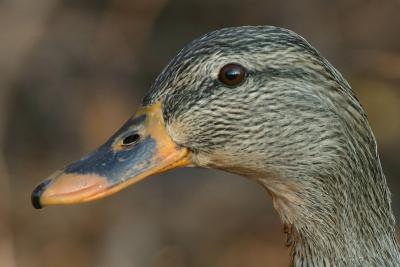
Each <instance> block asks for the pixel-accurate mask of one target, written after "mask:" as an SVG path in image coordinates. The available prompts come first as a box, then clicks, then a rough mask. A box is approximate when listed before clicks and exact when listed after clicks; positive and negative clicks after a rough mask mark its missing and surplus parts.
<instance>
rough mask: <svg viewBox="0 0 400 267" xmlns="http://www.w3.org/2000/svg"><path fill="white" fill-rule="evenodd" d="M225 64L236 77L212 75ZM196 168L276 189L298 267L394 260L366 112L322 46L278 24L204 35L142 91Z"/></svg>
mask: <svg viewBox="0 0 400 267" xmlns="http://www.w3.org/2000/svg"><path fill="white" fill-rule="evenodd" d="M228 63H238V64H240V65H242V66H243V67H245V68H246V69H247V76H246V79H245V81H244V83H243V84H241V85H240V86H238V87H235V88H232V87H227V86H225V85H224V84H222V83H221V82H220V81H219V80H218V73H219V70H220V69H221V68H222V67H223V66H224V65H226V64H228ZM156 101H162V111H163V118H164V121H165V124H166V128H167V132H168V134H169V135H170V137H171V138H172V140H173V141H174V142H176V143H177V144H179V145H180V146H182V147H187V148H189V149H190V151H191V152H192V153H193V160H194V164H195V165H196V166H200V167H206V168H218V169H222V170H226V171H229V172H233V173H237V174H240V175H243V176H246V177H248V178H250V179H253V180H256V181H257V182H259V183H260V184H262V185H263V186H265V187H266V189H267V190H268V191H269V192H270V193H271V195H272V199H273V203H274V206H275V208H276V210H277V211H278V213H279V215H280V216H281V219H282V221H283V223H284V224H285V225H286V229H287V233H288V245H290V246H291V248H292V258H293V266H400V255H399V249H398V245H397V242H396V238H395V220H394V216H393V213H392V209H391V201H390V192H389V189H388V187H387V184H386V180H385V176H384V174H383V172H382V168H381V165H380V161H379V156H378V152H377V146H376V142H375V138H374V136H373V133H372V131H371V129H370V126H369V124H368V120H367V117H366V115H365V112H364V110H363V108H362V107H361V105H360V104H359V102H358V101H357V99H356V98H355V96H354V95H353V93H352V90H351V88H350V86H349V84H348V83H347V82H346V81H345V79H344V78H343V77H342V76H341V74H340V73H339V72H338V71H337V70H336V69H335V68H334V67H333V66H332V65H331V64H330V63H329V62H328V61H327V60H325V59H324V58H323V57H322V56H321V55H320V54H319V53H318V51H317V50H315V49H314V48H313V47H312V46H311V45H309V44H308V43H307V41H305V40H304V39H303V38H302V37H300V36H299V35H297V34H295V33H293V32H291V31H289V30H285V29H282V28H277V27H266V26H256V27H252V26H248V27H237V28H226V29H222V30H218V31H214V32H211V33H209V34H206V35H204V36H203V37H201V38H199V39H197V40H194V41H193V42H192V43H190V44H189V45H188V46H186V47H185V48H183V49H182V50H181V51H180V52H179V54H178V55H177V56H176V57H175V58H174V59H173V60H172V61H171V62H170V63H169V64H168V66H167V67H166V68H165V69H164V70H163V72H162V73H161V74H160V76H159V77H158V78H157V80H156V81H155V83H154V84H153V86H152V88H151V91H150V92H149V94H148V95H147V96H146V97H145V98H144V101H143V105H145V106H146V105H150V104H152V103H154V102H156Z"/></svg>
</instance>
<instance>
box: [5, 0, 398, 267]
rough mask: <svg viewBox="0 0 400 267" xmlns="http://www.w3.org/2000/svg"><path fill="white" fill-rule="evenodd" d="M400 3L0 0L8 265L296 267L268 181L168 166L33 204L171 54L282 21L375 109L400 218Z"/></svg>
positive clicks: (115, 121) (112, 126) (110, 126)
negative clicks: (96, 195) (90, 195)
mask: <svg viewBox="0 0 400 267" xmlns="http://www.w3.org/2000/svg"><path fill="white" fill-rule="evenodd" d="M399 13H400V1H398V0H392V1H390V0H385V1H373V0H341V1H328V0H305V1H296V0H292V1H280V0H258V1H257V0H249V1H239V0H219V1H215V0H190V1H189V0H98V1H94V0H91V1H89V0H86V1H71V0H36V1H29V0H3V1H0V33H1V42H0V266H2V267H15V266H23V267H25V266H28V267H36V266H41V267H54V266H57V267H64V266H75V267H81V266H99V267H106V266H122V267H125V266H134V267H136V266H138V267H147V266H149V267H156V266H157V267H158V266H162V267H169V266H171V267H172V266H174V267H181V266H182V267H188V266H190V267H192V266H194V267H205V266H216V267H222V266H224V267H236V266H237V267H239V266H249V267H258V266H260V267H261V266H287V264H288V262H289V260H288V259H289V257H288V250H287V249H286V248H285V246H284V244H285V236H284V234H283V230H282V226H281V223H280V221H279V220H278V216H277V214H276V213H275V212H274V210H273V208H272V206H271V200H270V199H269V196H268V195H267V194H266V192H265V191H264V189H262V188H261V187H260V186H259V185H257V184H255V183H253V182H251V181H248V180H246V179H244V178H241V177H237V176H233V175H229V174H227V173H223V172H218V171H211V170H198V169H185V170H176V171H171V172H169V173H166V174H163V175H157V176H155V177H152V178H150V179H147V180H145V181H143V182H141V183H140V184H138V185H136V186H134V187H130V188H128V189H127V190H124V191H123V192H121V193H119V194H116V195H114V196H112V197H109V198H106V199H104V200H101V201H98V202H95V203H89V204H84V205H79V206H65V207H50V208H46V209H43V210H34V209H33V208H32V206H31V204H30V193H31V191H32V189H33V188H34V186H35V185H36V184H37V183H38V182H39V181H41V180H42V179H44V178H45V177H46V176H47V175H48V174H50V173H51V172H53V171H54V170H56V169H59V168H60V167H62V166H63V165H65V164H66V163H68V162H70V161H72V160H75V159H77V158H79V157H80V156H82V155H83V154H85V153H87V152H89V151H91V150H92V149H94V148H96V147H97V146H98V145H100V144H101V143H102V142H103V141H105V140H106V139H107V138H108V137H109V136H110V135H111V134H112V133H113V132H114V131H115V130H116V129H117V128H119V126H120V125H121V124H122V123H123V122H124V121H125V120H127V118H128V117H130V116H131V115H132V114H133V112H134V111H135V110H136V108H137V107H138V105H139V103H140V101H141V98H142V97H143V96H144V93H145V92H146V91H147V89H148V88H149V86H150V85H151V83H152V82H153V80H154V79H155V77H156V76H157V75H158V73H159V72H160V71H161V69H162V68H163V67H164V66H165V65H166V64H167V63H168V61H169V60H170V59H171V58H172V57H173V56H174V55H175V54H176V53H177V51H178V50H179V49H180V48H182V47H183V46H184V45H185V44H186V43H188V42H189V41H191V40H192V39H193V38H196V37H198V36H200V35H202V34H204V33H206V32H209V31H211V30H214V29H217V28H221V27H225V26H234V25H249V24H252V25H257V24H270V25H276V26H282V27H286V28H290V29H292V30H294V31H296V32H298V33H299V34H301V35H303V36H304V37H305V38H306V39H308V40H309V42H311V44H313V45H314V46H315V47H317V48H318V49H319V50H320V51H321V53H322V54H323V55H324V56H325V57H326V58H327V59H328V60H329V61H331V62H332V63H333V65H334V66H336V67H337V68H338V69H339V70H340V71H341V72H342V73H343V75H344V76H345V77H346V78H347V79H348V81H349V82H350V84H351V85H352V86H353V88H354V91H355V92H356V94H357V96H358V97H359V99H360V100H361V102H362V104H363V106H364V107H365V109H366V110H367V113H368V116H369V119H370V122H371V125H372V128H373V130H374V132H375V134H376V137H377V140H378V144H379V150H380V155H381V160H382V163H383V167H384V170H385V173H386V176H387V178H388V181H389V184H390V186H391V189H392V193H393V206H394V210H395V213H396V215H397V218H399V219H400V202H399V201H400V187H399V185H400V184H399V183H400V182H399V176H400V157H399V151H400V142H399V138H400V16H399Z"/></svg>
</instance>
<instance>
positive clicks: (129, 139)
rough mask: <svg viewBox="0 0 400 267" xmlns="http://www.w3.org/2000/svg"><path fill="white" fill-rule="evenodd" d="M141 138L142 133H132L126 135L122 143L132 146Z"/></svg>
mask: <svg viewBox="0 0 400 267" xmlns="http://www.w3.org/2000/svg"><path fill="white" fill-rule="evenodd" d="M139 140H140V135H138V134H131V135H128V136H127V137H125V138H124V139H123V140H122V145H123V146H131V145H134V144H136V143H137V142H139Z"/></svg>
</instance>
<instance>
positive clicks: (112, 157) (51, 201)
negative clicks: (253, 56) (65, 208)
mask: <svg viewBox="0 0 400 267" xmlns="http://www.w3.org/2000/svg"><path fill="white" fill-rule="evenodd" d="M190 164H191V155H190V152H189V150H188V149H187V148H184V147H179V146H178V145H176V144H175V143H174V141H173V140H172V139H171V138H170V137H169V135H168V133H167V132H166V129H165V125H164V121H163V118H162V112H161V103H159V102H158V103H156V104H153V105H152V106H149V107H142V108H140V109H139V110H138V112H137V113H136V114H135V116H134V117H133V118H131V119H130V120H128V121H127V122H126V123H125V124H124V125H123V126H122V128H121V129H120V130H118V131H117V132H116V133H115V134H114V135H113V136H112V137H111V138H110V139H109V140H108V141H107V142H106V143H105V144H103V145H102V146H100V147H99V148H98V149H97V150H95V151H94V152H92V153H91V154H89V155H87V156H85V157H83V158H81V159H80V160H78V161H76V162H74V163H72V164H70V165H68V166H67V167H65V168H64V169H62V170H60V171H57V172H55V173H54V174H53V175H51V176H50V177H49V178H47V179H46V180H45V181H43V182H42V183H41V184H40V185H38V186H37V187H36V189H35V190H34V191H33V193H32V204H33V206H34V207H35V208H37V209H40V208H42V207H43V206H47V205H59V204H75V203H81V202H87V201H92V200H96V199H99V198H103V197H106V196H108V195H111V194H113V193H115V192H118V191H120V190H122V189H124V188H125V187H127V186H129V185H132V184H135V183H137V182H138V181H140V180H142V179H144V178H146V177H148V176H150V175H153V174H156V173H160V172H164V171H166V170H169V169H173V168H177V167H183V166H187V165H190Z"/></svg>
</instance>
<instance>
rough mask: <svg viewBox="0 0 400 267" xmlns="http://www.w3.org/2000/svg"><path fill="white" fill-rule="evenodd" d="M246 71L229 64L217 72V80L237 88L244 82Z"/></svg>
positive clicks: (238, 66) (236, 65)
mask: <svg viewBox="0 0 400 267" xmlns="http://www.w3.org/2000/svg"><path fill="white" fill-rule="evenodd" d="M245 77H246V69H245V68H244V67H242V66H240V65H238V64H234V63H230V64H227V65H225V66H224V67H222V69H221V70H220V71H219V75H218V79H219V80H220V81H221V82H222V83H223V84H225V85H228V86H237V85H239V84H241V83H242V82H243V81H244V78H245Z"/></svg>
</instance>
